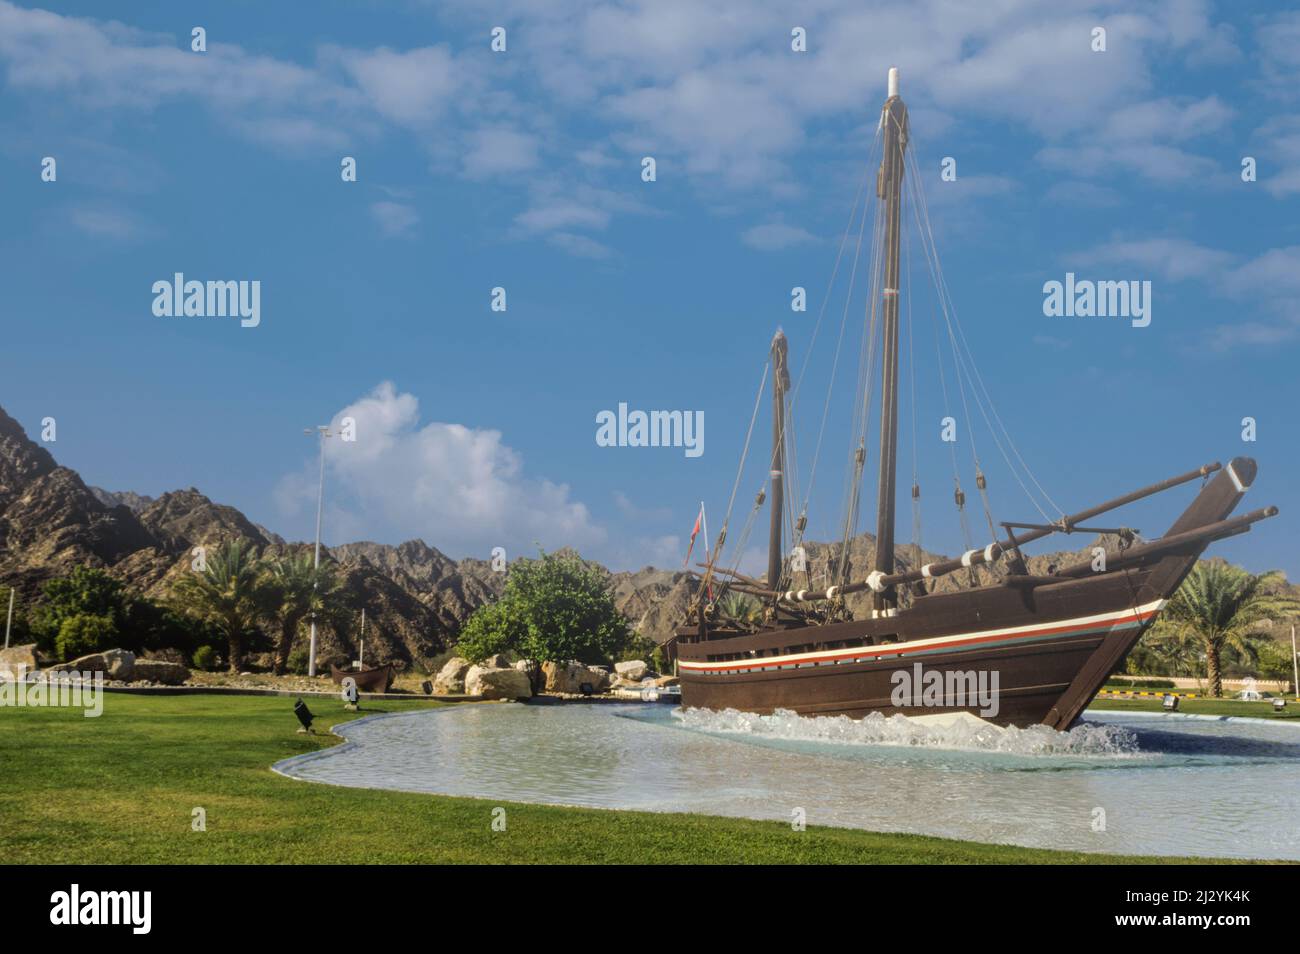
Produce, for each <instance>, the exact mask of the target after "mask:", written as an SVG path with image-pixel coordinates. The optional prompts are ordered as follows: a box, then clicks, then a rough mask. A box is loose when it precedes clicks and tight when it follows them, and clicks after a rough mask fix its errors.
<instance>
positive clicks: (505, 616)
mask: <svg viewBox="0 0 1300 954" xmlns="http://www.w3.org/2000/svg"><path fill="white" fill-rule="evenodd" d="M629 636H630V631H629V629H628V625H627V620H626V619H625V618H624V617H623V614H622V613H620V612H619V611H618V609H617V607H616V606H615V605H614V594H613V589H612V587H611V585H610V581H609V578H608V577H606V576H604V575H603V574H601V573H599V572H598V571H596V570H594V569H593V568H591V567H589V566H588V565H587V564H586V563H584V562H583V561H582V560H581V559H580V558H578V557H577V556H576V555H573V554H560V553H545V552H543V553H542V554H541V556H540V558H539V559H537V560H528V561H520V562H519V563H516V564H515V565H514V566H512V567H511V569H510V576H509V578H508V579H507V580H506V589H505V593H504V594H503V595H502V597H501V599H500V600H498V601H497V602H495V603H489V604H487V605H486V606H482V607H480V608H479V609H478V610H476V611H475V613H474V615H473V616H471V617H470V618H469V620H468V621H467V622H466V624H465V627H464V629H463V630H462V631H461V636H460V639H459V640H458V641H457V643H456V649H457V652H460V653H461V654H462V655H464V656H465V657H466V658H467V659H469V660H471V661H472V662H480V661H482V660H483V659H486V658H487V657H488V656H491V655H493V654H494V653H499V652H500V653H504V652H513V653H515V654H517V655H519V656H520V657H522V658H523V659H525V660H527V661H528V664H529V676H530V678H531V679H532V681H533V686H534V688H538V687H539V686H540V682H541V665H542V663H545V662H567V661H568V660H570V659H577V660H579V661H581V662H588V663H594V662H605V661H607V660H609V659H611V658H613V657H614V656H615V655H616V654H617V653H618V652H619V651H620V650H621V649H622V648H623V647H624V646H625V645H626V644H627V642H628V639H629Z"/></svg>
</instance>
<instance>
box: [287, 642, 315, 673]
mask: <svg viewBox="0 0 1300 954" xmlns="http://www.w3.org/2000/svg"><path fill="white" fill-rule="evenodd" d="M309 655H311V648H310V647H309V646H295V647H294V648H293V649H291V650H290V651H289V661H288V663H287V665H286V668H287V669H288V671H289V672H291V673H294V674H295V675H298V676H305V675H307V657H308V656H309Z"/></svg>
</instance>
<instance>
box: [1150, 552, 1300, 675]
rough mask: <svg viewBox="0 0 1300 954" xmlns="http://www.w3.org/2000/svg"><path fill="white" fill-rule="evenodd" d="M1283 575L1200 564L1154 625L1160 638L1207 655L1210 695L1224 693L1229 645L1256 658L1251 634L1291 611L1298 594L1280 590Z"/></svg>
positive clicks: (1247, 657) (1246, 656)
mask: <svg viewBox="0 0 1300 954" xmlns="http://www.w3.org/2000/svg"><path fill="white" fill-rule="evenodd" d="M1283 580H1284V577H1283V576H1282V574H1280V573H1278V572H1276V571H1273V572H1269V573H1259V574H1255V573H1248V572H1246V571H1245V570H1243V569H1242V568H1241V567H1237V566H1232V565H1231V564H1228V563H1223V562H1221V561H1217V560H1216V561H1212V562H1209V563H1198V564H1196V566H1195V567H1194V568H1193V569H1192V572H1191V573H1190V574H1188V576H1187V579H1186V580H1184V581H1183V585H1182V586H1181V587H1179V588H1178V592H1177V593H1175V594H1174V596H1173V599H1171V600H1170V601H1169V605H1168V606H1166V607H1165V611H1164V614H1163V615H1162V616H1161V618H1160V620H1159V622H1158V623H1157V624H1156V627H1154V629H1155V632H1156V635H1157V637H1158V638H1159V639H1163V640H1169V641H1172V642H1175V643H1183V644H1191V645H1195V646H1196V647H1197V648H1198V649H1199V651H1200V652H1201V653H1203V654H1204V657H1205V670H1206V681H1207V682H1208V683H1209V688H1210V695H1212V696H1215V697H1221V696H1222V695H1223V669H1222V657H1223V653H1224V649H1225V647H1226V648H1228V649H1230V650H1232V651H1233V652H1235V653H1236V654H1237V655H1238V656H1239V657H1240V658H1242V659H1243V660H1250V659H1252V658H1253V656H1254V647H1253V645H1252V643H1251V640H1250V638H1249V637H1251V636H1252V635H1254V634H1256V633H1258V632H1259V631H1260V630H1262V629H1263V628H1265V627H1266V626H1267V625H1268V624H1269V623H1270V622H1273V621H1276V620H1277V619H1279V618H1281V617H1284V616H1287V615H1290V614H1293V613H1295V612H1296V610H1297V608H1300V607H1298V605H1297V602H1296V600H1295V599H1294V598H1292V597H1290V596H1288V595H1286V594H1284V593H1282V592H1280V591H1279V589H1278V586H1277V584H1279V583H1280V582H1282V581H1283Z"/></svg>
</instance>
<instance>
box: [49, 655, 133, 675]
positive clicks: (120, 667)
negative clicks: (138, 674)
mask: <svg viewBox="0 0 1300 954" xmlns="http://www.w3.org/2000/svg"><path fill="white" fill-rule="evenodd" d="M50 669H51V670H52V671H53V672H102V673H103V674H104V678H105V679H116V680H118V681H120V682H130V681H131V679H132V676H133V674H134V672H135V653H133V652H130V651H129V650H126V649H105V650H104V651H103V652H102V653H90V654H89V655H87V656H78V657H77V658H76V659H74V660H72V661H71V662H65V663H59V665H57V666H51V667H50Z"/></svg>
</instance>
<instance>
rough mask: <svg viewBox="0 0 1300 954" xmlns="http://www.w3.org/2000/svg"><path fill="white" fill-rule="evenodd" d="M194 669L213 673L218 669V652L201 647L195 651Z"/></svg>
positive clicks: (207, 647)
mask: <svg viewBox="0 0 1300 954" xmlns="http://www.w3.org/2000/svg"><path fill="white" fill-rule="evenodd" d="M194 668H195V669H202V670H205V671H211V670H213V669H216V668H217V651H216V650H215V649H213V648H212V647H211V646H200V647H199V648H198V649H196V650H194Z"/></svg>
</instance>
